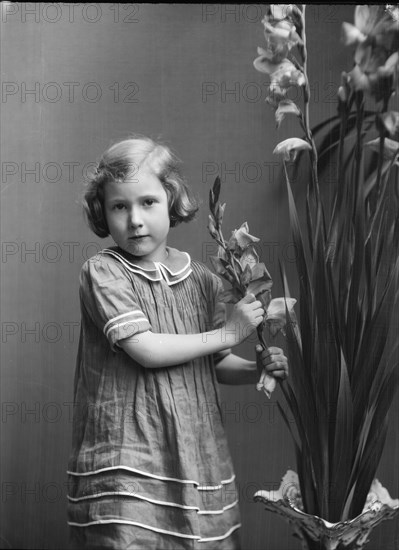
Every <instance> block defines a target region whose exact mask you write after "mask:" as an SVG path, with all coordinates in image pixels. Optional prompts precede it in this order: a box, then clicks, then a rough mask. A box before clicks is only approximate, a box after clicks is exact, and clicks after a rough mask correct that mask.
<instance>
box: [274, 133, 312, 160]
mask: <svg viewBox="0 0 399 550" xmlns="http://www.w3.org/2000/svg"><path fill="white" fill-rule="evenodd" d="M304 149H309V150H311V149H312V147H311V145H310V143H308V142H307V141H305V140H304V139H300V138H289V139H285V140H284V141H280V143H278V144H277V146H276V148H275V149H274V151H273V154H275V155H283V159H284V160H286V161H293V160H295V158H296V156H297V153H298V151H301V150H304Z"/></svg>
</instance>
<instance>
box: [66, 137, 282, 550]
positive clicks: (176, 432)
mask: <svg viewBox="0 0 399 550" xmlns="http://www.w3.org/2000/svg"><path fill="white" fill-rule="evenodd" d="M84 208H85V211H86V214H87V218H88V222H89V225H90V227H91V228H92V230H93V231H94V232H95V233H96V235H98V236H99V237H106V236H108V235H111V237H112V238H113V240H114V241H115V244H116V246H113V247H111V248H106V249H104V250H103V251H102V252H100V253H99V254H97V255H96V256H95V257H93V258H91V259H90V260H88V261H87V262H86V263H85V264H84V266H83V268H82V271H81V277H80V301H81V314H82V324H81V337H80V342H79V352H78V358H77V366H76V373H75V382H74V394H75V396H74V397H75V406H74V421H73V449H72V453H71V457H70V461H69V468H68V475H69V484H68V485H69V495H68V519H69V521H68V523H69V525H70V532H71V540H72V543H73V545H74V547H76V548H79V549H83V548H104V549H105V548H115V549H118V550H119V549H122V548H129V549H140V550H141V549H157V550H167V549H168V550H178V549H194V548H201V549H203V550H206V549H208V550H209V549H214V548H217V549H236V548H239V527H240V519H239V508H238V501H237V494H236V491H235V489H234V479H235V476H234V472H233V466H232V462H231V458H230V454H229V451H228V448H227V441H226V436H225V432H224V429H223V423H222V414H221V406H220V403H221V402H220V397H219V393H218V382H222V383H226V384H254V385H255V384H256V382H257V381H258V378H259V375H258V369H257V365H256V362H255V361H247V360H245V359H242V358H240V357H238V356H236V355H233V354H232V353H231V351H230V348H232V347H234V346H236V345H237V344H239V343H241V342H242V341H243V340H244V339H245V338H246V337H248V335H249V334H250V330H249V327H251V328H252V329H253V330H255V328H256V326H257V325H258V324H259V323H261V321H262V319H263V316H264V310H263V309H262V304H261V302H260V301H258V300H256V299H255V297H254V296H253V295H248V296H246V297H245V298H244V299H242V300H241V301H240V302H239V303H238V304H236V305H235V306H234V308H233V311H232V314H231V315H230V317H229V318H228V319H227V320H226V319H225V316H224V307H223V304H221V303H219V302H218V293H219V292H220V291H221V290H222V285H221V282H220V280H219V278H218V277H217V276H216V275H214V274H213V273H212V272H211V271H210V270H209V269H208V268H207V267H206V266H205V265H204V264H202V263H200V262H197V261H193V260H191V259H190V256H189V255H188V254H187V253H186V252H180V251H178V250H176V249H175V248H171V247H169V246H167V237H168V233H169V228H170V227H173V226H175V225H177V224H178V223H180V222H182V221H185V222H187V221H189V220H191V219H192V218H193V217H194V214H195V212H196V210H197V205H196V203H195V200H194V199H193V197H192V195H191V193H190V191H189V189H188V187H187V185H186V184H185V182H184V181H183V180H182V178H181V177H180V175H179V173H178V171H177V163H176V159H175V157H174V156H173V155H172V154H171V152H170V151H169V149H168V148H167V147H165V146H162V145H159V144H156V143H154V142H153V141H151V140H150V139H147V138H144V139H143V138H138V139H129V140H126V141H122V142H120V143H117V144H116V145H114V146H112V147H111V148H110V149H109V150H108V151H107V152H106V153H105V154H104V155H103V157H102V159H101V161H100V163H99V166H98V169H97V171H96V174H95V175H94V176H93V178H92V180H91V182H90V184H89V187H88V190H87V192H86V195H85V201H84ZM258 360H259V361H260V363H261V364H262V365H263V367H264V368H266V369H267V371H268V372H269V373H270V374H272V375H274V376H276V377H282V378H284V377H285V376H286V374H287V359H286V358H285V356H284V355H283V353H282V350H280V349H279V348H269V350H265V351H264V352H262V354H259V353H258Z"/></svg>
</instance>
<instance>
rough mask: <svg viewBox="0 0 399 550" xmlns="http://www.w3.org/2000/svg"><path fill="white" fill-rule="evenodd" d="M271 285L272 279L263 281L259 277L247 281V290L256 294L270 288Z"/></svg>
mask: <svg viewBox="0 0 399 550" xmlns="http://www.w3.org/2000/svg"><path fill="white" fill-rule="evenodd" d="M272 286H273V281H271V280H267V281H263V280H261V279H258V280H256V281H251V282H250V283H249V285H248V290H247V292H248V293H250V294H254V295H255V296H257V295H258V294H261V293H262V292H265V291H266V290H270V289H271V288H272Z"/></svg>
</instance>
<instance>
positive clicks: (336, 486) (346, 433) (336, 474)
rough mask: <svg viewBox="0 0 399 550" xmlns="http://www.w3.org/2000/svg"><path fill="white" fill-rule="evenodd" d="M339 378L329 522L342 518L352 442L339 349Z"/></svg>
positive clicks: (347, 393) (348, 392) (343, 364)
mask: <svg viewBox="0 0 399 550" xmlns="http://www.w3.org/2000/svg"><path fill="white" fill-rule="evenodd" d="M340 370H341V376H340V381H339V390H338V400H337V407H336V418H335V423H334V424H333V428H334V431H335V434H334V450H333V453H332V460H331V474H330V476H331V492H330V501H331V504H330V520H329V521H332V522H338V521H340V520H341V519H345V518H342V512H343V508H344V505H345V495H346V493H347V490H348V483H349V479H350V475H351V466H352V442H353V433H352V431H353V411H352V392H351V387H350V381H349V376H348V370H347V367H346V362H345V358H344V355H343V352H342V349H341V368H340Z"/></svg>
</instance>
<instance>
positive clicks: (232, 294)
mask: <svg viewBox="0 0 399 550" xmlns="http://www.w3.org/2000/svg"><path fill="white" fill-rule="evenodd" d="M241 298H243V296H242V295H241V293H240V292H239V291H238V290H237V289H236V288H234V289H228V290H224V291H223V292H221V293H220V294H219V296H218V299H219V302H223V303H224V304H236V303H237V302H239V301H240V300H241Z"/></svg>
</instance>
